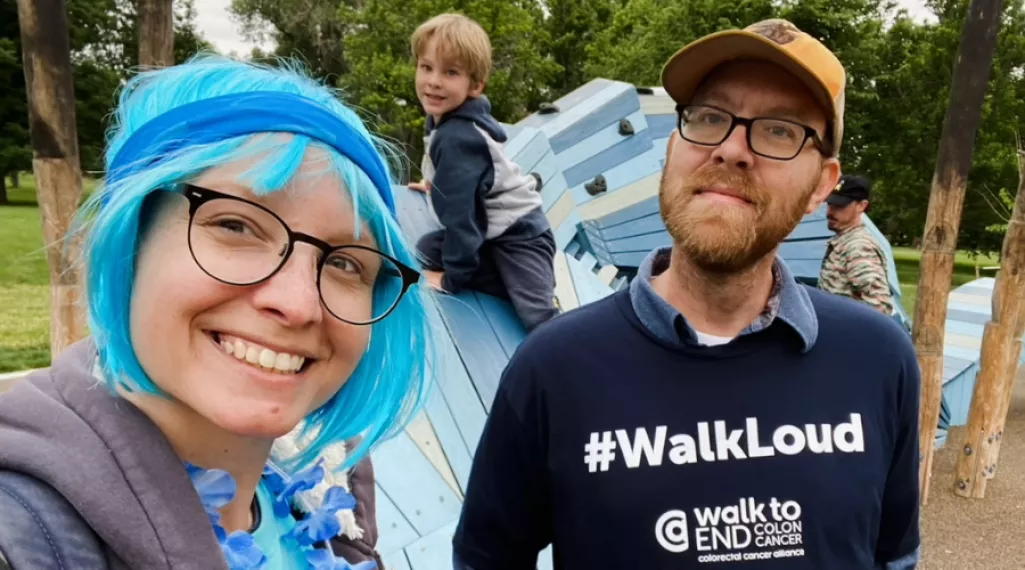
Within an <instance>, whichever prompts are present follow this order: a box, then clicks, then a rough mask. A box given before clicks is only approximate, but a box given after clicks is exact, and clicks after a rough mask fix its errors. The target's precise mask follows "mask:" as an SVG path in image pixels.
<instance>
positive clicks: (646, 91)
mask: <svg viewBox="0 0 1025 570" xmlns="http://www.w3.org/2000/svg"><path fill="white" fill-rule="evenodd" d="M636 89H637V94H638V95H654V94H655V90H654V89H652V88H651V87H637V88H636Z"/></svg>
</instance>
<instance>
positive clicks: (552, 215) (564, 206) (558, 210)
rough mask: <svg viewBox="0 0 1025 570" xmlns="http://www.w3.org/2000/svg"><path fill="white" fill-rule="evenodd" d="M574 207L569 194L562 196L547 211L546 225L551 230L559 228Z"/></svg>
mask: <svg viewBox="0 0 1025 570" xmlns="http://www.w3.org/2000/svg"><path fill="white" fill-rule="evenodd" d="M574 205H575V204H574V203H573V196H572V195H570V194H569V193H566V194H563V195H562V197H561V198H559V201H558V202H556V203H555V204H553V205H552V207H551V209H549V210H548V223H549V224H551V226H552V227H553V228H557V227H559V226H561V225H562V223H563V222H565V221H566V219H567V218H569V215H570V214H572V213H573V206H574Z"/></svg>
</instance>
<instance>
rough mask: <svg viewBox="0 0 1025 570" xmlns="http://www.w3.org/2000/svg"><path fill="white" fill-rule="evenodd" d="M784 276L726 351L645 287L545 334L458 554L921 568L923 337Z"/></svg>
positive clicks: (580, 312)
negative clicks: (773, 303)
mask: <svg viewBox="0 0 1025 570" xmlns="http://www.w3.org/2000/svg"><path fill="white" fill-rule="evenodd" d="M785 275H786V278H787V279H788V280H791V281H787V283H786V284H785V287H784V291H783V292H782V297H783V305H784V307H782V308H781V309H780V315H779V317H777V318H775V319H773V320H772V322H771V323H770V324H768V326H766V327H764V328H763V329H762V330H758V331H756V332H752V333H750V334H744V335H741V336H739V337H737V338H736V339H734V340H733V341H732V342H729V343H728V344H724V345H719V346H698V345H696V344H695V343H692V342H678V341H672V340H669V339H667V338H665V335H659V334H656V332H653V331H652V330H651V328H649V327H648V326H645V324H644V322H642V318H641V317H639V315H638V308H640V309H641V310H642V311H646V310H647V309H645V303H644V302H647V301H651V299H641V301H642V302H632V300H633V301H637V297H636V296H637V294H638V290H640V289H645V287H640V286H632V287H631V288H630V289H628V290H626V291H622V292H619V293H616V294H614V295H612V296H610V297H608V298H606V299H604V300H602V301H599V302H596V303H592V304H589V305H586V306H584V307H582V308H580V309H577V310H574V311H571V312H569V313H566V314H564V315H561V316H559V317H556V318H555V319H553V320H552V321H549V322H548V323H547V324H546V325H544V326H542V327H539V328H538V329H537V330H536V331H535V332H534V333H533V334H532V335H530V336H529V337H527V339H526V340H525V341H524V343H523V344H522V345H521V346H520V348H519V349H518V350H517V352H516V354H515V355H514V357H513V359H512V360H511V361H510V363H509V366H508V367H507V369H506V371H505V373H504V375H503V377H502V379H501V382H500V387H499V390H498V393H497V395H496V397H495V400H494V403H493V407H492V410H491V413H490V415H489V417H488V420H487V424H486V427H485V430H484V433H483V435H482V436H481V440H480V443H479V446H478V448H477V451H476V454H475V457H474V464H473V469H472V473H471V476H470V482H469V486H468V489H467V493H466V499H465V504H464V510H463V513H462V517H461V520H460V523H459V526H458V528H457V532H456V534H455V537H454V540H453V547H454V551H455V554H456V556H457V558H458V559H461V561H462V562H463V563H465V564H467V565H468V566H469V567H470V568H472V569H473V570H498V569H502V570H505V569H509V570H527V569H533V568H534V567H535V560H536V557H537V554H538V552H539V551H541V550H543V549H544V548H545V547H546V546H548V545H549V544H553V545H554V563H555V568H556V569H559V570H593V569H594V568H608V569H615V570H619V569H627V568H629V569H633V568H654V569H661V568H672V569H674V570H677V569H681V570H685V569H691V568H695V569H696V568H719V567H723V568H736V569H744V568H750V569H758V570H761V569H775V568H785V569H788V570H790V569H795V570H796V569H807V570H812V569H815V570H826V569H828V570H847V569H850V570H855V569H857V570H868V569H874V568H891V567H892V568H911V567H913V566H914V561H915V559H916V556H917V550H918V547H919V540H920V539H919V527H918V516H919V509H918V501H919V495H918V466H919V461H918V399H919V372H918V364H917V360H916V357H915V352H914V349H913V346H912V344H911V342H910V338H909V337H908V335H907V334H906V333H905V332H904V331H902V330H901V329H900V328H899V327H898V326H897V325H896V323H894V322H893V321H892V320H890V319H887V318H886V317H885V316H883V315H880V314H878V313H876V312H874V311H872V310H871V309H870V308H868V307H866V306H863V305H861V304H858V303H857V302H855V301H851V300H849V299H843V298H840V297H836V296H832V295H829V294H826V293H823V292H821V291H816V290H814V289H810V288H807V287H804V286H803V285H798V284H796V283H795V282H793V281H792V276H790V275H789V273H786V274H785ZM638 278H639V279H640V278H641V277H640V276H639V277H638ZM646 289H647V292H648V294H649V296H650V295H651V294H652V293H651V288H650V285H649V286H647V287H646ZM632 294H633V295H634V299H632V297H631V295H632ZM802 304H803V305H806V306H804V307H803V308H802V306H801V305H802ZM795 305H797V308H796V309H795V307H794V306H795ZM802 311H803V312H802ZM644 316H645V317H646V319H647V320H649V321H650V320H651V316H652V315H651V314H647V315H644ZM679 318H682V317H679ZM809 319H810V321H809ZM901 560H903V562H898V563H895V564H894V565H893V566H889V564H890V563H893V562H894V561H901ZM720 565H721V566H720Z"/></svg>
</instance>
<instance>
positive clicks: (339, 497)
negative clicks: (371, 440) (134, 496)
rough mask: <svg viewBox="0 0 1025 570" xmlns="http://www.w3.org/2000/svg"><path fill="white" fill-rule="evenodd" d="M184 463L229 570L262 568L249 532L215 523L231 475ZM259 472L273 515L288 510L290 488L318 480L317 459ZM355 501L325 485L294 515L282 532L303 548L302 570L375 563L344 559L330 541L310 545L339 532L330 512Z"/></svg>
mask: <svg viewBox="0 0 1025 570" xmlns="http://www.w3.org/2000/svg"><path fill="white" fill-rule="evenodd" d="M185 469H186V470H187V471H188V473H189V478H190V479H191V480H192V485H193V486H194V487H195V488H196V492H197V493H198V494H199V499H200V501H201V502H202V503H203V509H204V510H205V511H206V515H207V517H208V518H209V519H210V524H211V525H212V526H213V529H214V535H215V536H216V537H217V542H218V543H220V545H221V551H222V552H223V553H224V558H225V560H226V561H227V563H228V568H229V570H261V569H264V568H266V565H267V557H266V556H265V555H264V553H263V551H262V550H261V549H260V547H259V546H258V545H257V544H256V541H255V540H254V539H253V536H252V535H251V534H250V533H248V532H245V531H241V530H237V531H235V532H232V533H231V534H228V532H227V531H226V530H225V529H224V527H223V526H221V513H220V510H221V509H222V508H224V506H225V505H227V504H228V503H230V502H231V501H232V499H234V498H235V490H236V487H235V479H234V478H232V476H231V474H230V473H228V472H227V471H224V470H222V469H204V468H202V467H197V466H195V465H192V464H190V463H188V462H186V463H185ZM263 478H264V482H265V483H266V484H267V488H268V489H269V490H270V492H271V493H272V494H273V495H274V516H276V517H278V518H285V517H288V516H289V515H291V514H292V512H293V510H292V505H293V501H295V500H296V499H297V498H296V494H297V493H300V492H303V491H308V490H310V489H313V488H314V487H316V486H317V484H318V483H320V482H321V480H323V478H324V466H323V460H321V461H319V462H317V464H316V465H314V466H312V467H310V468H308V469H305V470H303V471H300V472H298V473H296V474H295V475H293V476H291V477H289V476H288V475H286V474H285V473H283V472H281V471H280V470H278V469H276V468H274V467H273V466H271V465H267V466H266V467H264V470H263ZM355 507H356V498H355V497H353V496H352V494H350V493H349V492H348V491H346V490H345V489H344V488H343V487H338V486H334V487H331V488H329V489H328V491H327V493H326V494H325V496H324V500H323V502H322V503H321V505H320V506H319V507H318V508H317V509H316V510H314V511H313V512H312V513H308V514H304V515H303V516H302V518H300V519H299V520H298V521H297V524H296V525H295V528H293V529H292V530H291V532H289V533H288V534H287V535H285V537H284V538H285V539H286V540H291V541H295V542H296V543H297V544H298V545H299V546H300V547H301V548H303V549H304V550H305V551H306V554H305V557H306V563H307V569H308V570H372V569H374V568H376V567H377V564H375V563H374V562H373V561H367V562H360V563H358V564H350V563H349V562H348V561H346V560H345V559H344V558H340V557H338V556H336V555H335V554H334V552H333V551H332V550H331V547H330V544H329V545H328V546H327V547H326V548H315V547H314V546H313V545H315V544H316V543H318V542H328V541H330V540H331V539H332V538H334V537H336V536H338V535H339V534H341V532H342V524H341V522H339V520H338V516H337V514H336V513H337V512H338V511H340V510H351V509H354V508H355Z"/></svg>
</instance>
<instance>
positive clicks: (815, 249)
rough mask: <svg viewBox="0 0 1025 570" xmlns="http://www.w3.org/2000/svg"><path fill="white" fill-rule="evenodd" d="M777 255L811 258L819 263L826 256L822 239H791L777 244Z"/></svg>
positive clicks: (824, 243) (788, 257)
mask: <svg viewBox="0 0 1025 570" xmlns="http://www.w3.org/2000/svg"><path fill="white" fill-rule="evenodd" d="M779 255H780V256H781V257H782V258H783V259H813V260H816V261H817V262H818V263H819V264H821V263H822V259H823V258H824V257H825V256H826V242H824V241H791V242H783V243H781V244H780V245H779Z"/></svg>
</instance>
